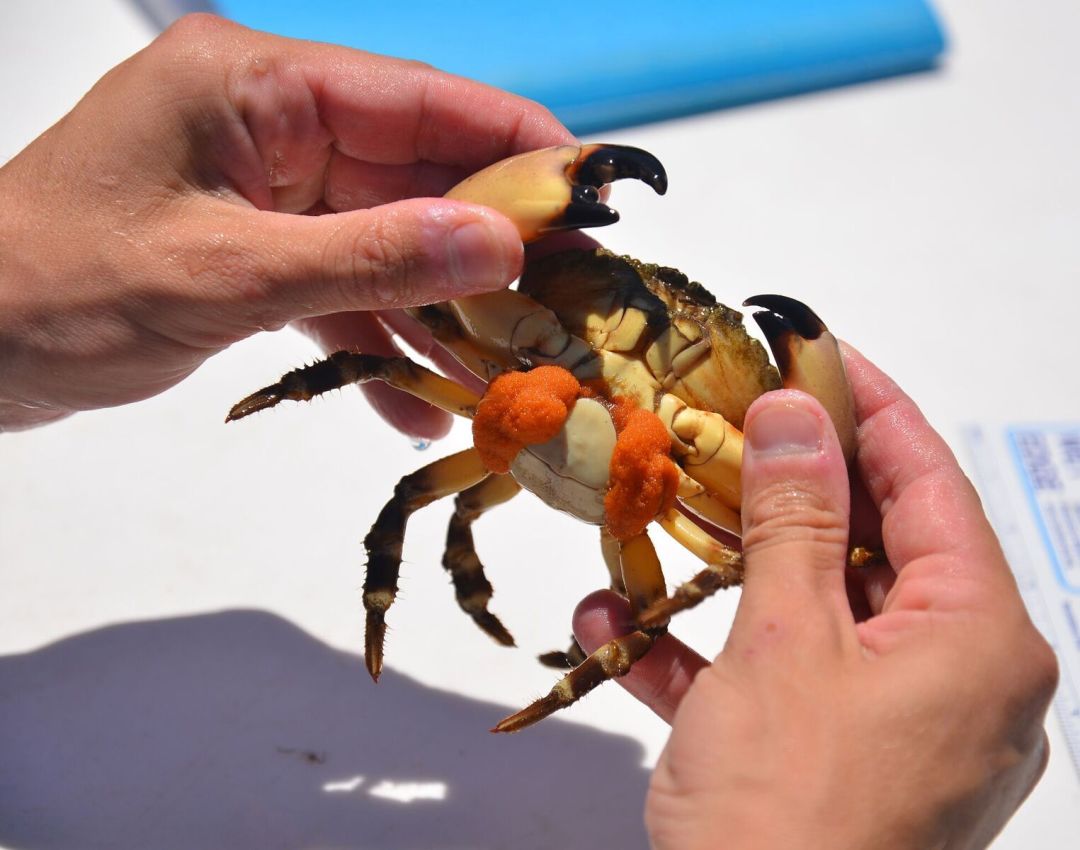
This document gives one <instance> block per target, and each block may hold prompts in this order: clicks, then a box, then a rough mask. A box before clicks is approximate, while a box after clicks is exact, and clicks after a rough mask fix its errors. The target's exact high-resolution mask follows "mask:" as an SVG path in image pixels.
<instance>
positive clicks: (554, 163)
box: [446, 144, 667, 242]
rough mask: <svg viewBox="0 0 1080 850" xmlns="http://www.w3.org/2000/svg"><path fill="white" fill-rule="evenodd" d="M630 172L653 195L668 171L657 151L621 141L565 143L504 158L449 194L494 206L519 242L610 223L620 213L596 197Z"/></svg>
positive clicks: (660, 189) (663, 184)
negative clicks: (623, 143)
mask: <svg viewBox="0 0 1080 850" xmlns="http://www.w3.org/2000/svg"><path fill="white" fill-rule="evenodd" d="M627 177H632V178H634V179H636V180H641V181H642V182H644V183H647V184H649V186H651V187H652V188H653V189H654V190H655V191H656V192H657V194H660V195H662V194H664V192H666V191H667V173H666V172H665V171H664V166H663V165H661V164H660V160H658V159H657V158H656V157H655V156H653V155H652V154H651V153H648V152H647V151H643V150H641V149H640V148H632V147H626V146H624V145H604V144H593V145H582V146H580V147H578V146H576V145H563V146H561V147H555V148H545V149H543V150H538V151H530V152H529V153H523V154H518V155H517V156H513V157H510V158H509V159H504V160H503V161H502V162H497V163H495V164H494V165H491V166H489V167H487V168H485V169H484V170H483V171H478V172H477V173H476V174H474V175H472V176H471V177H469V178H467V179H465V180H463V181H462V182H461V183H459V184H458V185H457V186H455V187H454V188H453V189H451V190H450V191H449V192H447V193H446V197H447V198H452V199H454V200H459V201H469V202H471V203H476V204H483V205H484V206H488V207H492V208H494V209H496V210H498V211H499V212H501V213H502V214H503V215H505V216H507V217H508V218H509V219H510V220H511V221H513V222H514V224H516V225H517V228H518V232H519V233H520V234H521V241H522V242H532V241H534V240H536V239H539V238H540V237H541V236H543V235H544V234H546V233H550V232H552V231H554V230H577V229H579V228H582V227H602V226H603V225H605V224H614V223H615V222H616V221H618V220H619V214H618V213H617V212H616V211H615V210H613V209H611V207H609V206H607V205H606V204H604V203H603V202H602V201H601V199H600V189H601V188H602V187H603V186H606V185H607V184H608V183H612V182H614V181H615V180H621V179H623V178H627Z"/></svg>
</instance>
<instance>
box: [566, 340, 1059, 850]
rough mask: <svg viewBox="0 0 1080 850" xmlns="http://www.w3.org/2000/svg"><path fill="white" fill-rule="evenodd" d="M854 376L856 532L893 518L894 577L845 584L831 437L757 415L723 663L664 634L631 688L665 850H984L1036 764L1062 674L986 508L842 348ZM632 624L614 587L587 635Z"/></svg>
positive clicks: (789, 404)
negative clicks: (659, 745) (641, 719)
mask: <svg viewBox="0 0 1080 850" xmlns="http://www.w3.org/2000/svg"><path fill="white" fill-rule="evenodd" d="M846 362H847V367H848V372H849V376H850V378H851V381H852V384H853V387H854V390H855V399H856V407H857V415H858V419H859V422H860V425H859V454H858V467H859V472H860V473H861V481H862V482H863V483H864V484H865V490H866V492H865V493H863V492H861V491H860V490H858V489H857V490H856V500H855V505H856V508H857V511H856V513H857V514H861V515H860V516H859V518H858V519H857V520H856V521H855V523H854V524H853V527H862V528H861V529H860V530H861V532H862V534H863V535H864V536H862V537H861V539H860V542H866V539H867V538H866V537H865V534H866V531H867V526H868V523H867V518H868V517H869V516H873V517H874V519H875V520H878V518H880V540H881V541H883V543H884V547H885V551H886V553H887V555H888V559H889V562H890V564H891V566H887V567H880V568H877V569H875V570H871V571H866V572H861V573H854V574H849V575H848V576H847V579H848V581H847V587H846V588H845V569H844V565H845V560H846V553H847V547H848V540H849V517H850V516H851V512H850V511H849V487H848V475H847V471H846V470H845V468H844V463H843V459H842V457H841V453H840V447H839V444H838V443H837V440H836V435H835V432H834V431H833V428H832V426H831V423H829V421H828V418H827V416H826V415H825V413H824V411H823V410H822V408H821V406H820V405H819V404H818V403H817V402H816V401H814V400H813V399H812V398H810V397H809V396H806V395H803V394H801V393H793V392H789V391H781V392H778V393H770V394H767V395H766V396H764V397H762V398H761V399H759V400H758V401H757V402H755V403H754V405H753V406H752V407H751V408H750V411H749V412H748V413H747V417H746V437H747V440H746V456H745V460H744V465H743V493H744V502H743V520H744V552H745V564H746V579H745V587H744V589H743V592H742V598H741V600H740V603H739V608H738V613H737V615H736V617H735V622H734V625H733V627H732V629H731V633H730V636H729V637H728V640H727V643H726V645H725V647H724V650H723V651H722V652H721V653H720V655H719V656H718V657H717V658H716V659H715V660H714V661H713V662H712V663H711V664H709V663H708V662H706V661H705V660H704V659H703V658H701V657H700V656H699V655H697V654H696V653H694V652H692V651H691V650H690V649H688V648H687V647H686V646H684V645H683V644H681V643H679V642H678V641H677V640H676V639H675V638H673V637H670V636H665V637H663V638H661V639H660V640H659V641H658V643H657V645H656V646H655V647H654V649H653V650H652V651H651V652H650V653H649V654H648V655H646V656H645V658H643V659H642V660H641V661H640V662H638V663H637V664H636V665H635V666H634V667H633V668H632V669H631V671H630V673H629V674H628V675H627V676H625V677H624V678H622V679H619V680H618V681H619V682H620V683H621V684H623V685H624V686H625V687H626V688H628V689H629V690H630V691H631V692H632V693H633V694H634V695H635V696H637V697H638V699H640V700H642V701H644V702H645V703H646V704H647V705H649V706H651V707H652V708H653V709H654V710H655V711H656V712H657V713H658V714H660V716H662V717H664V718H665V719H667V720H668V721H670V722H671V723H672V729H671V737H670V739H669V741H668V743H667V747H666V748H665V750H664V752H663V754H662V756H661V758H660V762H659V764H658V765H657V767H656V770H655V772H654V774H653V777H652V783H651V786H650V788H649V793H648V799H647V804H646V815H645V816H646V825H647V827H648V830H649V834H650V836H651V838H652V841H653V847H655V848H658V850H664V848H672V850H676V848H677V850H694V848H706V847H717V846H723V847H725V848H728V849H729V850H735V848H744V847H745V848H754V850H771V848H800V850H807V848H818V847H820V848H830V850H848V848H851V850H855V848H858V849H859V850H868V848H888V850H901V848H903V850H914V848H918V850H924V848H948V850H973V848H980V847H985V846H986V845H987V844H988V843H989V842H990V840H991V839H992V838H993V836H994V835H996V834H997V832H998V831H999V830H1000V829H1001V827H1002V826H1003V825H1004V823H1005V822H1006V820H1007V819H1008V818H1009V817H1010V816H1011V815H1012V813H1013V812H1014V811H1015V810H1016V808H1017V806H1019V805H1020V803H1021V801H1022V800H1023V799H1024V798H1025V796H1026V795H1027V794H1028V792H1029V791H1030V790H1031V788H1032V787H1033V785H1034V784H1035V782H1036V781H1037V779H1038V777H1039V776H1040V775H1041V773H1042V770H1043V768H1044V765H1045V762H1046V757H1047V748H1046V736H1045V733H1044V731H1043V720H1044V717H1045V713H1046V710H1047V707H1048V705H1049V703H1050V699H1051V696H1052V695H1053V692H1054V688H1055V684H1056V678H1057V666H1056V660H1055V658H1054V655H1053V652H1052V651H1051V649H1050V647H1049V646H1048V645H1047V643H1046V641H1045V640H1043V638H1042V637H1041V636H1040V635H1039V633H1038V632H1037V631H1036V630H1035V628H1034V627H1033V626H1032V624H1031V621H1030V619H1029V617H1028V615H1027V612H1026V610H1025V608H1024V605H1023V602H1022V600H1021V598H1020V595H1019V593H1018V591H1017V587H1016V584H1015V582H1014V580H1013V577H1012V573H1011V572H1010V570H1009V566H1008V564H1007V563H1006V561H1005V558H1004V557H1003V555H1002V553H1001V550H1000V548H999V546H998V543H997V540H996V538H995V536H994V533H993V531H992V530H991V528H990V525H989V523H988V522H987V520H986V517H985V515H984V514H983V511H982V508H981V506H980V503H979V499H978V496H977V495H976V493H975V490H974V488H973V487H972V486H971V484H970V482H969V481H968V480H967V478H965V477H964V475H963V473H962V472H961V470H960V467H959V466H958V465H957V463H956V460H955V458H954V457H953V455H952V453H951V452H950V451H949V449H948V447H947V446H946V445H945V443H944V441H943V440H942V439H941V437H939V436H938V435H937V434H936V433H935V432H934V431H933V430H932V429H931V428H930V426H929V425H928V424H927V422H926V420H925V419H924V418H923V417H922V415H921V414H920V412H919V411H918V409H917V408H916V407H915V405H914V404H913V403H912V402H911V400H910V399H909V398H907V396H905V395H904V394H903V393H902V392H901V391H900V389H899V388H898V387H897V386H896V385H895V384H894V383H893V382H892V381H890V380H889V379H888V378H887V377H885V375H883V374H882V373H881V372H879V371H878V370H877V369H876V368H875V367H873V366H872V365H871V364H870V363H868V362H867V361H866V360H865V359H864V358H862V357H861V356H860V355H858V354H857V353H855V352H853V351H851V350H850V349H849V350H847V352H846ZM867 496H868V499H866V497H867ZM864 499H866V504H862V501H863V500H864ZM867 508H869V510H867ZM875 508H876V510H874V509H875ZM674 627H675V628H676V629H677V628H678V620H677V619H676V620H675V622H674ZM632 628H633V625H632V620H631V614H630V611H629V607H628V605H627V603H626V602H625V600H623V599H622V598H621V597H618V596H615V595H614V594H611V593H607V592H605V593H600V594H594V595H593V596H591V597H589V598H588V599H586V600H585V601H584V602H583V603H582V604H581V606H579V609H578V612H577V615H576V618H575V632H576V634H577V637H578V640H579V642H580V643H581V645H582V646H583V647H584V648H585V649H586V651H590V652H591V651H592V650H594V649H596V648H597V647H598V646H599V645H601V644H602V643H604V642H605V641H607V640H609V639H611V638H612V637H614V636H615V635H616V634H621V633H624V632H626V631H629V630H632Z"/></svg>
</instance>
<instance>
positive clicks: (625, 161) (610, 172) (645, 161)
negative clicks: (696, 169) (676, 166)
mask: <svg viewBox="0 0 1080 850" xmlns="http://www.w3.org/2000/svg"><path fill="white" fill-rule="evenodd" d="M570 176H571V178H572V179H573V180H574V182H576V183H580V184H584V185H587V186H595V187H596V188H598V189H599V188H600V187H601V186H606V185H607V184H608V183H614V182H615V181H616V180H622V179H624V178H633V179H635V180H641V181H642V182H643V183H648V184H649V185H650V186H651V187H652V188H653V191H655V192H656V193H657V194H658V195H663V194H664V193H665V192H666V191H667V172H666V171H665V170H664V166H663V165H662V164H661V162H660V160H658V159H657V158H656V157H655V156H653V155H652V154H651V153H649V152H648V151H643V150H641V148H632V147H628V146H626V145H586V146H585V147H583V148H582V149H581V156H580V157H579V158H578V159H577V161H575V162H574V164H573V165H572V166H571V170H570Z"/></svg>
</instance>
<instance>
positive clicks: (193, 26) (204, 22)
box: [158, 12, 235, 47]
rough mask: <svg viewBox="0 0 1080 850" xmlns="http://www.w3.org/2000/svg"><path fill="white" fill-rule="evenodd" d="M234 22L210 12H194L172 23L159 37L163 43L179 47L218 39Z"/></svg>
mask: <svg viewBox="0 0 1080 850" xmlns="http://www.w3.org/2000/svg"><path fill="white" fill-rule="evenodd" d="M233 27H235V25H234V24H232V23H230V22H229V21H227V20H225V19H224V18H222V17H219V16H218V15H214V14H211V13H210V12H192V13H191V14H188V15H184V16H183V17H181V18H179V19H177V20H176V21H175V22H174V23H172V24H171V25H170V26H169V28H168V29H166V30H165V32H163V33H162V34H161V36H160V37H159V39H158V41H159V42H160V43H162V44H170V45H173V46H177V47H182V46H190V45H196V44H206V43H210V42H213V41H216V40H217V39H218V38H220V37H221V35H222V33H224V32H226V31H227V30H229V29H230V28H233Z"/></svg>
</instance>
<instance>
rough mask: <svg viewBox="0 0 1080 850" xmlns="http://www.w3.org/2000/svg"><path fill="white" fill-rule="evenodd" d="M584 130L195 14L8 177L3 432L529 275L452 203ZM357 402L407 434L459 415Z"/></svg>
mask: <svg viewBox="0 0 1080 850" xmlns="http://www.w3.org/2000/svg"><path fill="white" fill-rule="evenodd" d="M573 142H574V138H573V136H572V135H571V134H570V133H569V132H568V131H567V130H566V128H565V127H563V126H562V125H561V124H560V123H559V122H558V121H556V120H555V119H554V118H553V117H552V116H551V114H550V113H549V112H548V111H547V110H545V109H544V108H542V107H541V106H539V105H537V104H536V103H533V102H531V101H528V100H525V99H523V98H519V97H515V96H513V95H510V94H507V93H506V92H501V91H498V90H496V89H493V88H490V87H488V86H484V85H481V84H479V83H475V82H471V81H469V80H465V79H461V78H458V77H453V76H451V75H449V74H444V73H441V72H439V71H436V70H434V69H432V68H429V67H427V66H425V65H421V64H419V63H416V62H408V61H403V60H399V59H390V58H387V57H382V56H375V55H372V54H367V53H362V52H360V51H356V50H348V49H346V48H342V47H334V46H330V45H325V44H314V43H309V42H301V41H292V40H289V39H284V38H278V37H276V36H271V35H267V34H265V33H258V32H253V31H251V30H247V29H245V28H243V27H240V26H238V25H236V24H231V23H228V22H226V21H223V20H221V19H218V18H214V17H211V16H208V15H195V16H191V17H188V18H185V19H182V20H181V21H180V22H178V23H177V24H175V25H174V26H173V27H171V28H170V29H169V30H168V31H167V32H165V33H164V34H163V35H162V36H160V37H159V38H158V39H156V40H155V41H154V42H153V43H152V44H151V45H149V46H148V47H147V48H146V49H145V50H143V51H141V52H140V53H138V54H136V55H135V56H133V57H132V58H131V59H129V60H127V61H126V62H124V63H123V64H121V65H119V66H118V67H116V68H114V69H113V70H112V71H110V72H109V73H108V74H107V75H106V76H105V77H104V78H103V79H102V80H101V81H100V82H99V83H98V84H97V85H96V86H94V88H93V90H91V91H90V93H89V94H87V95H86V97H85V98H84V99H83V100H82V102H80V103H79V104H78V105H77V106H76V107H75V109H73V110H72V111H71V113H69V114H68V115H66V116H65V117H64V118H63V119H61V120H60V121H59V122H58V123H57V124H56V125H55V126H54V127H52V128H51V129H50V130H48V131H47V132H46V133H44V134H43V135H42V136H41V137H40V138H38V139H37V140H35V141H34V142H33V143H31V144H30V145H29V146H28V147H27V148H26V150H24V151H23V152H22V153H20V154H19V155H18V156H16V157H15V158H14V159H13V160H12V161H11V162H10V163H8V164H7V165H5V166H4V167H3V168H2V169H0V204H2V206H3V210H4V212H3V215H0V430H3V429H5V428H20V427H29V426H31V425H34V424H37V423H40V422H45V421H49V420H52V419H57V418H60V417H62V416H65V415H67V414H69V413H72V412H74V411H78V410H86V409H90V408H96V407H107V406H111V405H117V404H123V403H125V402H129V401H135V400H137V399H142V398H146V397H148V396H151V395H154V394H155V393H158V392H161V391H162V390H164V389H166V388H167V387H170V386H172V385H173V384H175V383H177V382H178V381H180V380H182V379H183V378H185V377H186V376H187V375H189V374H190V373H191V372H192V371H194V370H195V369H196V368H197V367H198V366H199V364H200V363H202V362H203V361H204V360H205V359H206V358H207V357H209V356H211V355H212V354H214V353H216V352H218V351H221V350H222V349H224V348H226V347H227V346H228V345H230V344H231V343H233V342H236V341H237V340H240V339H243V338H244V337H247V336H250V335H251V334H254V333H256V332H258V331H260V330H266V329H276V328H280V327H282V326H283V325H284V324H286V323H287V322H291V321H294V320H297V319H303V320H304V328H305V329H306V330H307V331H308V332H309V333H311V334H312V335H313V336H315V337H316V338H317V339H318V340H319V341H320V342H321V343H322V344H323V345H324V347H326V348H327V349H330V350H335V349H339V348H354V349H358V350H362V351H367V352H369V353H374V354H393V353H396V349H395V348H394V345H393V342H392V340H391V336H390V334H389V333H388V332H387V326H386V324H385V322H384V319H385V320H387V321H390V322H394V321H395V320H394V319H393V317H392V315H391V313H388V312H385V311H392V308H396V307H403V306H411V305H419V304H426V303H431V302H435V301H443V300H446V299H448V298H452V297H459V296H463V295H467V294H472V293H477V292H484V291H489V290H492V289H498V288H501V287H504V286H506V285H507V284H508V283H510V282H511V281H512V280H513V279H514V278H515V277H517V275H518V273H519V271H520V269H521V263H522V246H521V240H520V237H519V236H518V233H517V230H516V228H515V227H514V226H513V225H512V224H511V223H510V222H509V221H508V220H507V219H505V218H504V217H503V216H501V215H499V214H498V213H496V212H494V211H493V210H489V209H486V208H484V207H480V206H477V205H473V204H465V203H460V202H452V201H448V200H443V199H441V198H440V196H441V195H442V194H444V193H445V192H446V191H447V190H448V189H449V188H450V187H451V186H453V185H454V184H456V183H457V182H459V181H460V180H461V179H463V178H464V177H465V176H467V175H468V174H470V173H472V172H474V171H476V170H478V169H480V168H482V167H484V166H486V165H489V164H490V163H492V162H495V161H498V160H500V159H503V158H505V157H507V156H510V155H512V154H515V153H520V152H522V151H526V150H532V149H535V148H541V147H547V146H550V145H558V144H569V143H573ZM416 333H417V334H418V336H415V337H414V338H413V339H412V340H411V341H412V342H414V343H416V346H417V347H419V348H421V349H426V348H428V347H429V346H430V339H429V337H425V336H424V334H423V333H422V332H420V331H416ZM432 354H433V355H434V357H435V358H436V359H437V360H440V357H439V350H438V349H437V348H434V349H432ZM448 359H449V358H448V356H445V355H444V356H443V357H442V358H441V360H440V362H441V365H444V366H445V365H446V364H447V362H448ZM451 368H452V367H451ZM365 393H366V394H367V395H368V397H369V399H371V400H372V402H373V403H374V404H375V406H376V407H377V409H379V411H380V413H382V415H383V416H384V417H385V418H386V419H388V420H389V421H390V422H391V423H392V424H394V425H395V426H396V427H397V428H399V429H400V430H402V431H405V432H407V433H410V434H413V435H416V436H422V437H435V436H439V435H441V434H442V433H445V431H446V430H447V429H448V428H449V415H448V414H446V413H443V412H442V411H439V410H436V409H434V408H432V407H430V406H428V405H426V404H424V403H423V402H420V401H418V400H417V399H415V398H412V397H410V396H406V395H404V394H402V393H397V392H395V391H393V390H391V389H390V388H389V387H386V386H383V385H382V384H374V385H368V386H366V387H365Z"/></svg>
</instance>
